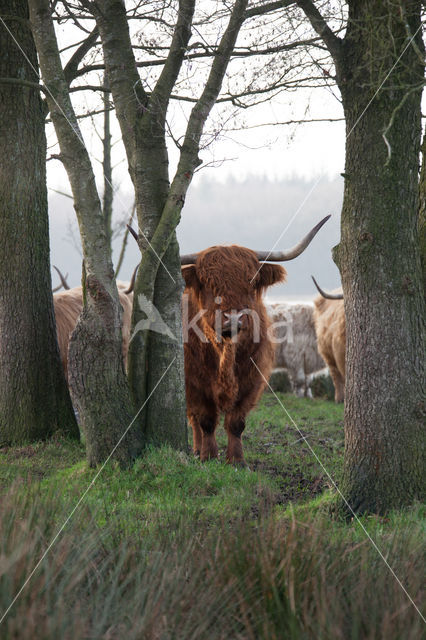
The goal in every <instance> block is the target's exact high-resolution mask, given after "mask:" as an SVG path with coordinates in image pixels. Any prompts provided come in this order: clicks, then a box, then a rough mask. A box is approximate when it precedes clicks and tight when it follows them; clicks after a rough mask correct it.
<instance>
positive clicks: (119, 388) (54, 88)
mask: <svg viewBox="0 0 426 640" xmlns="http://www.w3.org/2000/svg"><path fill="white" fill-rule="evenodd" d="M29 6H30V14H31V23H32V29H33V34H34V39H35V41H36V44H37V50H38V54H39V59H40V67H41V71H42V75H43V80H44V82H45V83H46V85H47V86H48V89H49V91H48V93H47V101H48V105H49V110H50V114H51V118H52V122H53V124H54V126H55V131H56V135H57V138H58V142H59V146H60V149H61V159H62V161H63V163H64V166H65V169H66V171H67V174H68V178H69V181H70V184H71V188H72V192H73V197H74V206H75V210H76V214H77V219H78V223H79V228H80V234H81V241H82V247H83V255H84V261H85V277H84V282H83V285H84V286H83V293H84V310H83V313H82V315H81V317H80V319H79V321H78V324H77V327H76V329H75V331H74V333H73V335H72V338H71V341H70V346H69V359H68V362H69V382H70V388H71V392H72V396H73V401H74V405H75V406H76V408H77V410H78V412H79V415H80V419H81V422H82V426H83V430H84V432H85V436H86V446H87V457H88V462H89V464H90V465H92V466H94V465H96V464H98V463H100V462H103V461H105V460H106V459H107V458H110V457H111V458H112V459H115V460H117V461H118V462H119V463H120V464H121V465H122V466H125V465H128V464H130V463H131V462H132V460H133V459H134V458H135V457H136V456H137V455H138V454H139V452H140V451H141V448H142V434H141V432H140V429H139V425H138V424H137V423H135V424H134V423H133V415H134V412H133V408H132V403H131V398H130V393H129V390H128V386H127V380H126V377H125V372H124V369H123V361H122V348H121V317H122V309H121V305H120V302H119V298H118V291H117V286H116V283H115V279H114V271H113V267H112V261H111V247H110V244H109V242H108V237H107V233H106V230H105V223H104V217H103V214H102V210H101V204H100V200H99V196H98V193H97V190H96V184H95V176H94V174H93V170H92V166H91V163H90V159H89V156H88V153H87V150H86V147H85V146H84V142H83V140H82V137H81V132H80V129H79V126H78V123H77V120H76V117H75V113H74V110H73V108H72V104H71V101H70V97H69V92H68V86H67V83H66V81H65V77H64V73H63V70H62V66H61V62H60V57H59V51H58V46H57V42H56V37H55V33H54V29H53V24H52V19H51V15H50V8H49V2H48V0H30V1H29ZM130 425H132V426H130Z"/></svg>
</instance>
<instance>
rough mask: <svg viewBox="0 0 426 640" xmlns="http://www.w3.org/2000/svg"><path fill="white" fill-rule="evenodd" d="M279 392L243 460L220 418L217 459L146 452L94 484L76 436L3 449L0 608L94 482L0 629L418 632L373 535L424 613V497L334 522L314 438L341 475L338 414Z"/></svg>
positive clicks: (186, 635) (257, 634) (153, 634)
mask: <svg viewBox="0 0 426 640" xmlns="http://www.w3.org/2000/svg"><path fill="white" fill-rule="evenodd" d="M278 397H279V401H280V402H277V400H276V398H275V397H274V396H273V395H271V394H264V396H263V398H262V399H261V402H260V404H259V406H258V408H257V409H256V410H255V411H253V413H252V414H251V415H250V416H249V419H248V423H247V427H246V431H245V434H244V447H245V457H246V460H247V462H248V464H249V467H250V468H249V469H241V468H235V467H233V466H231V465H227V464H225V462H224V458H225V448H226V437H225V434H224V432H223V428H222V427H221V428H220V429H219V430H218V442H219V450H220V458H219V461H210V462H208V463H204V464H203V463H200V461H199V460H198V459H195V458H194V457H193V456H192V455H187V454H185V453H183V452H176V451H172V450H171V449H169V448H167V447H164V448H161V449H148V450H147V451H146V452H145V455H144V456H143V458H141V459H139V460H138V461H137V462H136V464H135V465H134V467H133V468H132V469H129V470H125V471H123V470H120V469H119V468H118V467H117V466H115V465H114V464H107V465H106V466H105V468H104V469H103V470H102V472H101V473H100V475H99V477H98V478H97V480H96V482H94V484H93V485H91V483H92V480H93V479H94V478H95V476H96V473H97V471H96V470H93V469H88V468H87V467H86V464H85V459H84V449H83V447H82V446H81V445H79V444H76V443H73V442H70V441H67V440H62V439H55V440H52V441H49V442H45V443H38V444H35V445H31V446H26V447H19V448H18V447H17V448H7V449H6V448H4V449H0V496H1V500H0V617H1V615H2V611H4V610H5V609H6V608H7V607H8V605H9V604H10V602H11V600H12V599H13V597H14V595H15V594H16V593H17V592H18V591H19V589H20V587H21V586H22V584H23V583H24V581H25V580H26V578H27V577H28V575H29V574H30V573H31V572H32V570H33V569H34V566H35V564H36V562H37V561H38V559H39V558H41V557H42V556H43V554H44V553H45V551H46V549H47V548H48V545H49V542H50V541H51V540H53V539H54V537H55V535H56V533H57V532H58V530H59V528H60V527H61V526H62V525H63V524H64V523H65V522H66V520H67V518H68V516H69V514H70V513H71V512H72V510H73V509H74V508H75V506H76V505H77V503H78V501H79V500H80V497H81V496H82V495H83V494H84V492H86V490H87V493H86V495H85V497H84V500H83V501H82V502H81V504H80V505H79V507H78V509H77V510H76V511H75V513H74V514H73V516H72V518H71V519H70V520H69V521H68V522H67V524H66V526H65V527H64V530H63V531H62V533H61V535H60V536H59V537H58V539H57V541H56V542H55V544H54V545H53V547H52V548H51V549H50V551H49V553H48V554H47V556H46V558H45V559H44V560H43V562H42V563H41V565H40V567H39V568H38V569H37V571H36V572H35V574H34V576H33V578H32V579H31V581H30V584H29V585H28V587H27V588H26V589H25V590H24V591H23V592H22V595H21V596H20V597H19V599H18V600H17V602H16V604H15V605H14V607H13V608H12V610H11V612H10V614H9V615H8V616H7V618H6V621H5V623H4V625H3V627H0V637H1V638H2V639H3V638H5V639H6V640H7V639H8V638H17V637H19V638H20V639H21V638H22V639H23V640H26V639H27V638H28V639H29V638H36V639H37V638H43V639H44V638H48V639H49V638H52V639H53V638H55V639H57V638H59V639H62V638H89V637H90V638H116V637H121V636H123V637H126V639H127V638H130V639H131V638H135V640H136V639H137V638H144V639H145V638H146V639H148V640H150V639H151V638H152V640H154V639H157V638H161V639H165V640H168V639H169V638H170V640H172V639H173V640H174V639H175V638H182V639H183V640H187V639H191V638H193V639H194V640H199V639H203V638H209V640H210V639H211V640H216V639H217V640H225V639H226V640H246V639H249V640H250V639H253V640H257V639H258V638H260V639H265V640H270V639H272V640H273V639H274V638H276V639H277V640H278V639H281V638H290V639H293V638H295V639H296V638H297V639H298V638H301V639H304V638H321V639H324V640H328V639H333V638H350V639H353V640H357V639H358V638H359V639H363V638H377V639H379V638H380V639H381V638H387V639H388V638H389V639H390V640H397V639H399V638H404V639H405V638H407V639H408V640H417V638H420V637H421V633H422V624H423V623H422V621H421V618H420V616H419V614H418V613H417V611H416V610H415V608H414V607H413V606H412V604H411V603H410V601H409V599H408V598H407V595H406V594H405V593H404V591H403V589H402V588H401V586H400V585H399V584H398V582H397V581H396V579H395V578H394V576H393V575H392V573H391V572H390V570H389V567H388V566H387V565H386V563H385V562H384V561H383V559H382V558H381V557H380V555H379V553H378V552H377V549H376V548H375V547H374V544H375V545H377V547H378V548H379V549H380V551H381V553H382V554H383V555H384V557H385V558H386V561H387V562H388V563H389V565H390V566H391V567H392V569H393V570H394V571H395V573H396V575H397V576H398V578H399V580H401V582H402V584H403V585H404V587H405V588H406V589H407V591H408V593H409V594H410V596H411V597H412V598H414V599H415V601H416V603H417V606H420V605H421V601H422V582H421V578H422V568H423V566H424V561H425V558H424V549H425V545H424V541H425V525H424V522H425V508H424V506H422V505H419V504H417V505H414V506H413V507H412V508H410V509H405V510H402V511H397V512H396V511H395V512H391V513H389V514H388V515H387V516H386V517H377V516H363V517H362V518H361V520H360V521H357V520H353V521H352V522H349V523H347V522H344V521H342V520H336V519H332V518H331V517H330V515H329V512H330V509H329V507H330V504H331V503H332V500H333V492H332V491H331V490H330V481H329V478H328V476H327V473H326V472H325V471H324V469H323V468H322V467H321V465H319V464H318V461H317V460H316V459H315V457H314V456H313V454H312V451H311V449H310V447H312V449H313V450H314V451H315V453H316V455H317V456H318V458H319V459H320V460H321V462H322V464H323V465H324V467H325V469H327V471H328V473H329V474H330V475H331V476H332V477H333V479H334V480H335V481H336V482H337V483H339V478H340V474H341V468H342V459H343V444H344V443H343V440H344V438H343V408H342V406H338V405H335V404H334V403H332V402H328V401H323V400H317V399H316V400H307V399H298V398H295V397H293V396H290V395H282V394H278ZM281 405H283V406H284V407H285V409H286V410H287V412H288V413H286V411H285V410H284V409H283V406H281ZM290 416H291V417H290ZM295 425H297V426H295ZM308 443H309V445H310V446H309V445H308ZM366 532H367V533H366ZM367 534H368V535H367ZM372 541H373V542H374V544H373V542H372ZM23 621H25V624H24V623H23Z"/></svg>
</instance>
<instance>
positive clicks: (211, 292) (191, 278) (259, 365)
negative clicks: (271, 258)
mask: <svg viewBox="0 0 426 640" xmlns="http://www.w3.org/2000/svg"><path fill="white" fill-rule="evenodd" d="M182 274H183V276H184V279H185V282H186V289H185V295H187V296H188V311H189V313H188V318H185V314H184V334H185V335H186V334H187V335H188V339H187V341H186V342H185V380H186V398H187V410H188V418H189V421H190V423H191V426H192V430H193V448H194V453H195V454H199V455H200V458H201V460H207V459H208V458H216V457H217V455H218V449H217V444H216V439H215V430H216V427H217V424H218V420H219V417H220V415H221V413H224V415H225V421H224V426H225V429H226V431H227V434H228V448H227V452H226V458H227V461H228V462H233V463H240V464H244V457H243V448H242V443H241V434H242V432H243V430H244V427H245V418H246V416H247V414H248V412H249V411H250V410H251V409H253V407H254V406H255V404H256V402H257V400H258V398H259V396H260V394H261V392H262V390H263V388H264V385H265V379H266V380H267V379H268V377H269V374H270V372H271V368H272V365H273V361H274V346H273V344H272V342H271V340H270V338H269V336H268V327H269V319H268V316H267V313H266V309H265V306H264V304H263V302H262V294H263V292H264V290H265V289H266V288H267V287H268V286H270V285H272V284H274V283H276V282H282V281H284V280H285V277H286V271H285V269H284V268H283V267H282V266H280V265H276V264H267V263H265V264H262V265H261V264H260V263H259V261H258V259H257V257H256V254H255V253H254V252H253V251H251V250H250V249H245V248H243V247H239V246H230V247H210V248H209V249H206V250H205V251H202V252H200V253H199V254H198V257H197V260H196V263H195V264H194V265H188V266H186V267H183V268H182ZM200 309H205V310H206V313H205V314H204V315H203V316H202V317H201V318H200V320H199V322H198V326H199V327H200V329H201V331H202V333H203V335H204V336H205V339H206V341H203V340H202V339H200V337H199V336H198V335H197V334H196V332H195V331H194V330H193V329H191V328H190V329H189V331H188V322H191V320H192V319H193V318H194V316H196V315H197V313H198V312H199V311H200ZM244 309H246V310H247V309H249V310H251V311H250V312H249V313H248V314H246V315H244V316H243V319H242V327H241V330H240V331H239V333H238V334H237V335H236V336H235V337H234V341H232V339H231V338H223V337H222V336H220V338H221V339H220V340H219V338H218V335H217V333H216V330H215V319H216V314H217V313H221V314H224V313H225V312H227V313H230V312H232V311H234V312H235V311H242V310H244ZM253 312H255V314H256V316H257V318H258V329H259V335H258V338H259V339H258V341H257V342H255V341H254V338H255V337H256V327H255V324H256V320H255V318H253ZM185 323H186V325H187V326H185Z"/></svg>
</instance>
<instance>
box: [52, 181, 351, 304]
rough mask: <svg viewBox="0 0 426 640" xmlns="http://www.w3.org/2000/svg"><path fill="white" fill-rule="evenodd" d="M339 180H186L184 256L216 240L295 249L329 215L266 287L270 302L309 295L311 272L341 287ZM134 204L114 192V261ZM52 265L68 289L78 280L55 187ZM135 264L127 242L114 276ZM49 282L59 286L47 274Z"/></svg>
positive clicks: (71, 220)
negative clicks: (276, 281) (283, 275)
mask: <svg viewBox="0 0 426 640" xmlns="http://www.w3.org/2000/svg"><path fill="white" fill-rule="evenodd" d="M342 193H343V178H341V177H340V176H337V177H335V178H333V179H330V178H328V177H318V178H316V179H311V180H306V179H302V178H298V177H294V178H288V179H282V180H276V181H270V180H268V179H267V178H262V177H258V176H256V177H250V178H247V179H246V180H244V181H243V182H241V181H238V180H236V179H235V178H229V179H228V180H227V181H225V182H219V181H215V180H214V179H212V178H210V177H206V176H202V177H197V178H196V179H195V180H194V183H193V185H191V187H190V189H189V191H188V194H187V199H186V202H185V206H184V208H183V211H182V220H181V223H180V225H179V227H178V239H179V243H180V246H181V251H182V253H193V252H196V251H200V250H201V249H205V248H206V247H208V246H211V245H215V244H240V245H243V246H246V247H249V248H251V249H258V250H263V251H268V250H270V249H272V248H275V249H277V250H283V249H286V248H289V247H291V246H293V245H294V244H295V243H296V242H298V241H299V240H300V238H301V237H302V236H303V235H305V234H306V233H307V232H308V231H309V230H310V229H311V228H312V227H313V226H314V225H315V224H316V223H317V222H319V221H320V220H321V219H322V218H323V217H324V216H326V215H327V214H331V216H332V217H331V219H330V220H329V221H328V222H327V223H326V224H325V225H324V227H323V228H322V229H321V230H320V231H319V232H318V235H317V236H316V237H315V238H314V240H313V241H312V243H311V244H310V245H309V247H308V248H307V249H306V251H305V252H304V253H303V254H302V255H301V256H300V257H299V258H296V259H295V260H293V261H291V262H287V263H285V264H284V266H285V268H286V270H287V272H288V277H287V283H286V284H284V285H277V286H275V287H272V288H270V289H269V292H268V298H269V299H271V300H308V299H311V298H312V297H314V295H315V294H316V290H315V287H314V285H313V283H312V280H311V277H310V276H311V274H313V275H315V277H316V278H317V279H318V281H319V282H320V284H321V285H322V286H323V287H324V288H325V289H332V288H335V287H337V286H339V284H340V278H339V272H338V270H337V268H336V266H335V265H334V263H333V261H332V258H331V249H332V247H333V246H334V245H336V244H337V243H338V242H339V235H340V209H341V202H342ZM131 207H132V196H131V195H130V194H123V193H120V194H119V197H118V198H116V200H115V206H114V224H115V225H119V226H120V224H121V229H120V231H119V232H118V234H117V237H116V238H115V240H114V242H113V260H114V263H116V261H117V259H118V254H119V251H120V247H121V242H122V237H123V234H124V222H125V221H126V220H127V218H128V216H129V212H130V210H131ZM49 218H50V241H51V262H52V264H55V265H56V266H57V267H59V269H61V271H62V272H63V273H68V274H69V275H68V282H69V284H70V286H75V285H77V284H79V283H80V279H81V247H80V240H79V234H78V227H77V222H76V217H75V213H74V209H73V206H72V200H71V199H70V198H67V197H65V196H62V195H60V194H58V193H55V192H50V196H49ZM137 262H138V249H137V247H136V243H135V242H134V240H133V239H132V238H130V239H129V243H128V247H127V251H126V256H125V260H124V263H123V267H122V269H121V271H120V274H119V278H120V279H122V280H128V279H130V276H131V274H132V271H133V269H134V267H135V266H136V264H137ZM52 279H53V284H54V286H55V285H56V284H57V283H58V277H57V275H56V273H55V272H53V273H52Z"/></svg>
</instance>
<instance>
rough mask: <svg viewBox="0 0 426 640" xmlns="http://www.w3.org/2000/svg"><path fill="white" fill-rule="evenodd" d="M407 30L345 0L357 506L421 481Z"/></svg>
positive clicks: (420, 306) (346, 261) (377, 504)
mask: <svg viewBox="0 0 426 640" xmlns="http://www.w3.org/2000/svg"><path fill="white" fill-rule="evenodd" d="M420 4H421V3H420V1H411V2H407V3H405V9H406V12H407V16H406V19H407V23H408V25H409V29H410V30H411V33H412V34H414V33H415V32H416V31H417V37H416V39H415V41H416V43H417V47H419V48H422V41H421V34H420V32H418V28H419V26H420ZM408 41H409V36H408V35H407V32H406V28H405V25H404V21H403V20H402V19H401V15H400V13H399V9H398V7H397V6H395V5H392V6H391V4H390V3H389V4H388V3H387V2H386V3H384V2H382V1H379V0H370V1H368V2H367V1H364V2H352V3H350V17H349V26H348V31H347V35H346V37H345V40H344V47H343V51H342V57H341V59H340V68H339V69H338V82H339V87H340V89H341V93H342V97H343V104H344V111H345V117H346V126H347V143H346V168H345V192H344V202H343V210H342V226H341V228H342V235H341V242H340V245H339V247H338V248H337V251H336V261H337V263H338V266H339V268H340V272H341V275H342V283H343V291H344V297H345V311H346V335H347V353H346V391H345V439H346V444H345V465H344V479H343V485H342V492H343V494H344V496H345V497H346V499H347V500H348V502H349V504H350V505H351V507H352V509H353V510H354V511H356V512H358V513H362V512H366V511H372V512H376V513H380V512H384V511H386V510H387V509H389V508H393V507H399V506H401V505H404V504H409V503H410V502H412V501H413V499H415V498H419V497H420V496H421V495H422V493H423V491H424V478H425V476H424V468H425V467H424V404H423V402H424V395H423V391H424V299H423V288H422V282H421V268H420V255H419V240H418V226H417V220H418V161H419V146H420V98H421V89H420V83H421V79H422V77H423V69H422V64H421V63H420V60H419V57H418V55H417V52H416V51H415V48H414V47H413V46H412V45H409V46H408V47H407V49H406V51H405V52H404V54H403V56H402V58H401V61H400V62H397V60H398V57H399V56H400V55H401V54H402V52H403V50H404V48H405V47H406V46H407V44H408ZM391 70H392V71H391ZM390 71H391V73H390V75H389V78H388V79H387V80H386V81H385V83H384V85H383V87H382V88H381V89H380V90H379V87H380V84H381V83H382V82H383V80H384V78H385V75H386V74H387V73H389V72H390ZM413 87H417V89H416V90H413ZM372 98H373V100H372V101H371V103H370V100H371V99H372ZM369 103H370V104H369ZM391 121H393V124H392V126H391V127H390V128H388V125H389V123H391ZM387 129H388V130H387ZM386 130H387V133H386V140H387V144H385V140H384V138H383V137H382V134H383V132H385V131H386Z"/></svg>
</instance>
